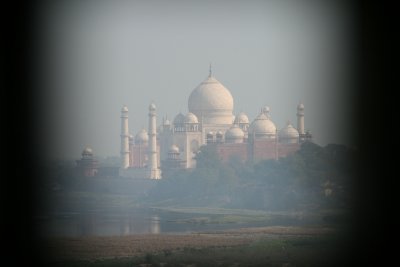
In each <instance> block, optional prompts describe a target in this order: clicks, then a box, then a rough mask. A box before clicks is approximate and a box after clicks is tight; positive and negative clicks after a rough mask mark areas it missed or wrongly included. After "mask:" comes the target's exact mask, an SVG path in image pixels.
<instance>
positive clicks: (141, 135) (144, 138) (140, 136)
mask: <svg viewBox="0 0 400 267" xmlns="http://www.w3.org/2000/svg"><path fill="white" fill-rule="evenodd" d="M148 141H149V135H148V134H147V131H146V130H145V129H142V130H140V131H139V132H138V133H137V134H136V136H135V143H137V144H143V143H146V142H148Z"/></svg>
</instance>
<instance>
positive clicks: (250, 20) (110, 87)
mask: <svg viewBox="0 0 400 267" xmlns="http://www.w3.org/2000/svg"><path fill="white" fill-rule="evenodd" d="M49 2H50V3H49V4H46V5H44V4H43V5H42V6H41V12H40V13H39V14H40V17H39V24H38V25H39V26H38V31H37V32H38V37H37V38H38V39H39V40H40V53H38V55H39V56H38V60H37V67H38V69H39V70H40V71H39V72H38V73H39V76H40V79H41V84H40V86H41V87H43V88H44V89H45V92H46V93H45V99H44V101H43V105H42V107H43V110H45V111H46V114H49V115H48V116H44V117H43V120H42V122H43V133H44V134H45V136H46V137H48V138H47V139H46V142H48V148H49V154H50V155H51V156H57V157H69V158H79V157H80V153H81V151H82V149H83V148H84V146H85V145H90V146H91V147H92V148H93V150H94V152H95V154H96V155H98V156H113V155H119V149H120V137H119V134H120V118H119V117H120V110H121V107H122V105H123V104H126V105H127V106H128V108H129V127H130V131H131V132H132V133H133V134H136V133H137V132H138V131H139V130H140V129H141V128H142V127H146V128H147V113H148V105H149V104H150V102H151V101H154V103H155V104H156V106H157V113H158V122H161V118H162V116H165V115H168V118H169V119H170V120H173V118H174V116H175V115H176V114H177V113H179V112H180V111H181V112H183V113H186V112H188V107H187V100H188V97H189V95H190V92H191V91H192V90H193V89H194V88H195V87H196V86H197V85H198V84H200V83H201V82H202V81H203V80H204V79H205V78H206V77H207V75H208V68H209V63H210V62H212V68H213V74H214V76H215V77H216V78H217V79H218V80H219V81H220V82H221V83H222V84H224V85H225V86H226V87H227V88H228V89H229V90H230V92H231V93H232V95H233V97H234V112H235V113H238V112H240V111H244V112H246V113H247V115H248V116H249V118H250V120H253V119H254V118H255V116H256V115H257V114H258V112H259V110H260V108H261V107H262V106H264V105H268V106H270V108H271V116H272V120H273V121H274V122H275V124H276V125H277V126H278V128H279V129H280V128H282V127H283V126H284V125H285V124H286V121H287V120H291V121H292V123H293V124H294V125H296V106H297V104H298V103H299V101H302V102H303V103H304V105H305V126H306V129H309V130H310V131H311V132H312V133H313V135H314V141H315V142H316V143H318V144H320V145H326V144H327V143H349V139H348V133H349V131H351V124H352V122H351V120H350V118H351V116H350V112H351V106H352V100H351V93H352V90H353V88H352V84H351V77H352V75H353V73H352V57H351V55H352V52H351V49H352V45H353V40H352V31H351V27H352V24H351V19H352V14H351V12H350V10H349V9H348V8H347V7H346V6H345V5H338V4H334V3H333V2H334V1H331V2H332V3H329V4H327V2H328V1H300V0H297V1H282V0H280V1H54V2H51V1H49ZM322 2H324V3H322Z"/></svg>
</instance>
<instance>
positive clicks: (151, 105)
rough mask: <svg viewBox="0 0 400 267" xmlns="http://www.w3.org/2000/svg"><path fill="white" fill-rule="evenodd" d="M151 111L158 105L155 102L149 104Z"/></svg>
mask: <svg viewBox="0 0 400 267" xmlns="http://www.w3.org/2000/svg"><path fill="white" fill-rule="evenodd" d="M149 110H150V111H155V110H156V105H155V104H154V103H151V104H150V106H149Z"/></svg>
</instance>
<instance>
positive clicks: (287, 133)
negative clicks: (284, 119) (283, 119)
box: [279, 122, 299, 139]
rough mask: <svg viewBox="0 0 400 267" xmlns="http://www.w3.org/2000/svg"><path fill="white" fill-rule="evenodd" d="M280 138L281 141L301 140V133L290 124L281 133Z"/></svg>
mask: <svg viewBox="0 0 400 267" xmlns="http://www.w3.org/2000/svg"><path fill="white" fill-rule="evenodd" d="M279 138H280V139H297V138H299V132H298V131H297V129H296V128H294V127H293V125H292V124H290V122H288V123H287V125H286V126H285V127H284V128H282V129H281V130H280V131H279Z"/></svg>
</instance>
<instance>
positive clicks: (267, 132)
mask: <svg viewBox="0 0 400 267" xmlns="http://www.w3.org/2000/svg"><path fill="white" fill-rule="evenodd" d="M249 132H250V134H255V135H257V136H271V135H275V134H276V126H275V124H274V123H273V122H272V121H271V120H270V119H269V117H267V115H265V114H264V113H261V114H259V115H258V116H257V118H255V120H254V121H253V122H252V123H251V125H250V129H249Z"/></svg>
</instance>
